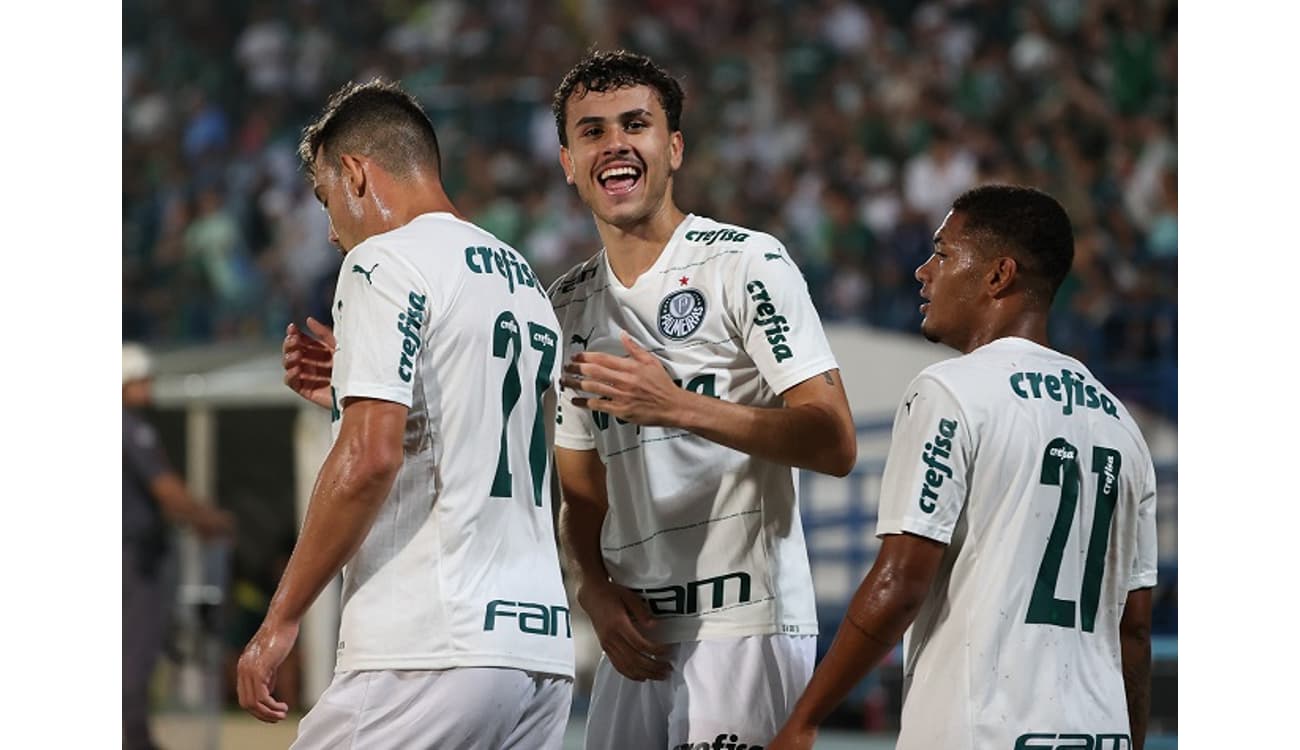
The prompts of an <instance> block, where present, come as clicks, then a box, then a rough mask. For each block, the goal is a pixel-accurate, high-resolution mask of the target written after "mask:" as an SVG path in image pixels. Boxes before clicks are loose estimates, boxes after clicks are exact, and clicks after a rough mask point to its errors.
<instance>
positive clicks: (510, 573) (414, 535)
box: [331, 213, 573, 676]
mask: <svg viewBox="0 0 1300 750" xmlns="http://www.w3.org/2000/svg"><path fill="white" fill-rule="evenodd" d="M334 321H335V327H334V331H335V335H336V336H337V338H338V351H337V352H336V354H335V357H334V373H333V378H332V381H331V387H332V390H333V394H334V403H335V407H334V412H333V416H334V420H335V421H334V425H333V427H334V435H335V438H337V436H338V431H339V427H340V426H341V424H342V422H341V420H340V409H341V408H342V406H343V404H344V403H345V399H348V398H360V397H364V398H377V399H384V400H386V401H393V402H396V403H400V404H404V405H405V406H408V407H410V412H409V415H408V417H407V420H406V436H405V444H404V448H405V453H406V455H405V460H404V461H403V463H402V468H401V470H400V471H399V473H398V475H397V480H396V481H395V482H394V484H393V488H392V490H391V491H390V492H389V494H388V498H387V499H386V500H385V501H384V505H383V507H382V508H381V510H380V512H379V515H378V517H377V518H376V520H375V523H374V526H373V527H372V528H371V529H370V533H369V534H368V535H367V536H366V539H365V541H364V542H363V543H362V545H361V548H360V549H359V550H358V551H357V553H356V555H355V556H354V557H353V558H352V559H351V560H350V561H349V562H348V564H347V565H346V566H345V567H344V568H343V595H342V596H343V612H342V621H341V623H340V625H339V645H338V662H337V668H338V670H340V671H343V670H356V669H447V668H452V667H514V668H518V669H524V670H529V671H535V672H545V673H550V674H557V675H564V676H572V675H573V641H572V636H571V631H570V627H569V609H568V600H567V598H566V595H565V591H564V586H563V583H562V581H561V579H560V568H559V559H558V555H557V552H556V548H555V537H554V529H553V525H552V521H551V494H550V478H549V475H548V470H549V464H548V461H547V457H548V454H549V446H548V445H547V443H546V435H545V432H546V431H545V423H544V422H543V421H542V420H543V418H544V417H543V414H542V411H543V410H542V396H543V393H544V392H545V391H546V390H547V389H548V388H550V387H551V384H552V382H553V381H554V379H555V377H556V373H557V371H558V365H559V358H558V355H559V347H558V341H559V333H558V330H559V324H558V323H557V322H556V320H555V315H554V313H552V311H551V307H550V304H549V303H548V302H547V300H546V297H545V293H544V291H543V290H542V287H541V284H540V282H538V281H537V279H536V277H534V276H533V273H532V270H531V269H530V268H529V267H528V264H527V262H525V261H524V259H523V257H522V256H520V255H519V254H518V253H516V252H514V251H513V250H512V249H510V248H509V247H506V246H505V245H504V244H503V243H502V242H501V241H499V240H498V239H496V238H495V237H493V236H492V235H490V234H488V233H487V232H485V231H483V230H482V229H479V228H478V227H476V226H474V225H473V224H469V223H466V222H464V221H460V220H459V219H456V218H455V217H453V216H452V215H450V214H446V213H431V214H424V215H422V216H419V217H417V218H416V219H414V220H413V221H411V222H410V223H408V224H406V225H405V226H403V227H401V228H399V229H395V230H392V231H390V232H385V233H384V234H379V235H376V236H374V237H371V238H369V239H367V240H366V241H365V242H362V243H361V244H360V245H357V246H356V248H354V249H353V250H352V251H351V252H349V253H348V254H347V256H346V257H345V258H344V260H343V267H342V268H341V269H340V271H339V281H338V288H337V291H336V292H335V296H334ZM343 418H346V417H343Z"/></svg>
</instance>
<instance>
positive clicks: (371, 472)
mask: <svg viewBox="0 0 1300 750" xmlns="http://www.w3.org/2000/svg"><path fill="white" fill-rule="evenodd" d="M407 411H408V410H407V407H406V406H405V405H403V404H399V403H394V402H391V401H384V400H380V399H370V398H354V399H348V401H347V402H346V403H345V405H344V408H343V422H342V424H341V425H340V427H339V435H338V439H337V440H336V441H335V442H334V446H333V448H331V449H330V452H329V455H328V456H327V457H326V458H325V463H324V465H323V466H321V470H320V474H319V476H318V477H317V479H316V486H315V487H313V488H312V494H311V500H310V502H309V504H308V506H307V516H306V519H305V520H304V521H303V525H302V531H301V532H300V533H299V535H298V542H297V544H295V545H294V548H293V554H292V555H290V557H289V564H288V566H287V567H286V568H285V571H284V575H283V577H281V579H280V585H279V586H278V587H277V588H276V590H275V595H274V596H273V597H272V598H271V603H270V606H269V607H268V608H267V613H266V619H265V620H264V621H263V622H262V627H261V628H259V629H258V632H257V634H256V635H254V636H253V639H252V641H250V642H249V645H248V648H247V649H246V650H245V652H244V655H243V656H242V657H241V658H240V670H239V686H238V687H239V703H240V705H241V706H243V707H244V708H245V709H247V710H248V711H249V712H250V713H252V714H253V715H254V716H256V717H257V718H259V719H261V720H263V721H278V720H280V719H283V718H284V717H285V714H286V712H287V710H288V706H287V705H286V704H284V703H282V702H279V701H277V700H275V699H274V698H273V697H272V696H271V691H272V690H273V689H274V669H275V668H276V667H278V666H279V664H280V662H281V661H283V659H284V656H285V655H287V654H288V651H289V649H290V648H291V647H292V645H293V642H294V641H295V640H296V639H297V635H298V625H299V623H300V622H301V620H302V617H303V615H304V614H305V613H306V612H307V608H308V607H309V606H311V604H312V602H314V601H315V600H316V597H317V596H319V595H320V592H321V591H322V590H323V589H324V588H325V586H326V584H328V583H329V582H330V581H331V580H332V579H333V578H334V576H335V575H337V574H338V572H339V570H341V569H342V568H343V564H344V563H345V562H347V561H348V560H349V559H350V558H351V557H352V555H353V554H355V553H356V551H357V548H358V547H360V546H361V542H362V541H363V540H364V539H365V537H366V534H367V533H368V532H369V531H370V526H371V525H372V524H373V523H374V521H375V517H376V516H377V515H378V513H379V509H380V507H382V506H383V503H384V499H385V498H386V497H387V496H388V492H389V490H390V489H391V488H392V486H393V481H394V479H396V477H397V472H398V470H399V469H400V468H401V466H402V458H403V452H402V439H403V435H404V432H405V427H406V416H407ZM268 683H269V684H268Z"/></svg>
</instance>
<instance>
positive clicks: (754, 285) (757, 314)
mask: <svg viewBox="0 0 1300 750" xmlns="http://www.w3.org/2000/svg"><path fill="white" fill-rule="evenodd" d="M745 291H747V292H749V298H750V299H752V300H753V301H755V302H757V303H758V306H757V307H755V308H754V325H755V326H758V329H759V330H761V331H762V332H763V335H764V336H765V337H767V345H768V346H769V347H771V349H772V356H773V357H776V361H777V362H781V361H783V360H787V359H790V358H791V357H793V356H794V351H793V350H792V349H790V345H789V344H788V343H786V338H785V334H787V333H789V332H790V326H789V322H790V321H788V320H786V319H785V316H784V315H781V314H779V313H778V312H777V310H776V305H774V304H772V297H771V295H769V294H768V293H767V286H766V285H764V284H763V282H761V281H757V280H755V281H751V282H749V283H748V284H746V285H745Z"/></svg>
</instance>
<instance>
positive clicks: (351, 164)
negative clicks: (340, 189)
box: [339, 154, 366, 197]
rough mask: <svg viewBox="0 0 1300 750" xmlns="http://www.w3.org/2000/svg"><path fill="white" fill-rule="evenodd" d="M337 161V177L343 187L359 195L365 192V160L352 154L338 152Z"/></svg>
mask: <svg viewBox="0 0 1300 750" xmlns="http://www.w3.org/2000/svg"><path fill="white" fill-rule="evenodd" d="M339 162H340V165H339V179H341V180H342V181H343V186H344V188H346V189H347V191H348V192H349V193H352V194H354V195H356V196H357V197H361V195H362V194H364V193H365V192H366V162H364V161H363V160H362V159H361V158H360V157H357V156H355V155H353V154H340V155H339Z"/></svg>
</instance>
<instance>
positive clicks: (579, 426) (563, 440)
mask: <svg viewBox="0 0 1300 750" xmlns="http://www.w3.org/2000/svg"><path fill="white" fill-rule="evenodd" d="M579 396H580V394H579V393H578V392H577V391H575V390H573V389H572V388H565V387H564V386H559V398H558V399H556V406H555V445H556V447H558V448H568V449H569V450H575V451H589V450H593V449H595V447H596V437H595V434H596V426H595V422H594V421H593V420H592V418H591V412H590V411H588V410H587V409H582V408H579V407H577V406H574V405H573V399H574V398H577V397H579Z"/></svg>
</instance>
